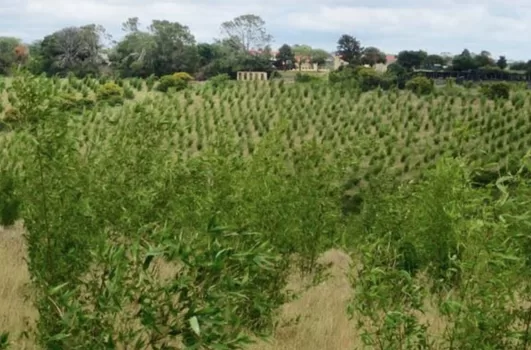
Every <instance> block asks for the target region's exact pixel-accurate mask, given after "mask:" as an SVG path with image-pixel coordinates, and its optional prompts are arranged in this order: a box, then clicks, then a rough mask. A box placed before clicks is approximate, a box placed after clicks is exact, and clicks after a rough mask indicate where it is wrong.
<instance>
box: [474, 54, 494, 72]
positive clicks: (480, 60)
mask: <svg viewBox="0 0 531 350" xmlns="http://www.w3.org/2000/svg"><path fill="white" fill-rule="evenodd" d="M474 60H475V61H476V65H477V66H478V68H479V67H487V66H492V65H494V60H493V59H492V57H491V54H490V52H488V51H485V50H484V51H481V53H480V54H479V55H476V56H475V57H474Z"/></svg>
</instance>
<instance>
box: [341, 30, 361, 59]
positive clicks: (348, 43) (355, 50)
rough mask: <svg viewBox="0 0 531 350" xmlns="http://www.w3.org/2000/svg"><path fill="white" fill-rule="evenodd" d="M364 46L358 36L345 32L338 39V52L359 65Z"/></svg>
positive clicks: (343, 57)
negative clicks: (357, 38)
mask: <svg viewBox="0 0 531 350" xmlns="http://www.w3.org/2000/svg"><path fill="white" fill-rule="evenodd" d="M362 52H363V48H362V47H361V44H360V42H359V41H358V40H356V38H354V37H353V36H351V35H348V34H343V35H342V36H341V37H340V38H339V40H338V41H337V54H338V55H339V56H340V57H341V59H342V60H343V61H345V62H348V63H349V64H350V65H353V66H354V65H359V64H360V63H361V57H362Z"/></svg>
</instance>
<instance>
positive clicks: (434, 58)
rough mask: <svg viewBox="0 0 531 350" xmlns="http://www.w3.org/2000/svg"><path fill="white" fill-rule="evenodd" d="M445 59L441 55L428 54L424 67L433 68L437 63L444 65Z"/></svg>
mask: <svg viewBox="0 0 531 350" xmlns="http://www.w3.org/2000/svg"><path fill="white" fill-rule="evenodd" d="M444 64H445V60H444V58H443V57H442V56H440V55H433V54H432V55H428V56H427V57H426V59H425V60H424V67H426V68H433V67H435V66H436V65H441V66H444Z"/></svg>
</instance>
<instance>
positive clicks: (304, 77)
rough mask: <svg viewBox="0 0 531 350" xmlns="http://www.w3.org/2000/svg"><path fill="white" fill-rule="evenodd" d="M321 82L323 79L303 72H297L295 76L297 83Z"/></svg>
mask: <svg viewBox="0 0 531 350" xmlns="http://www.w3.org/2000/svg"><path fill="white" fill-rule="evenodd" d="M319 81H321V79H320V78H319V77H316V76H315V75H311V74H307V73H301V72H297V74H295V82H297V83H315V82H319Z"/></svg>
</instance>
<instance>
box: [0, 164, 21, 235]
mask: <svg viewBox="0 0 531 350" xmlns="http://www.w3.org/2000/svg"><path fill="white" fill-rule="evenodd" d="M19 215H20V200H19V199H18V198H17V196H16V194H15V181H14V179H13V176H12V175H11V174H9V173H7V172H6V171H2V172H0V225H2V226H11V225H13V224H14V223H15V221H16V220H17V219H18V218H19Z"/></svg>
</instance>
